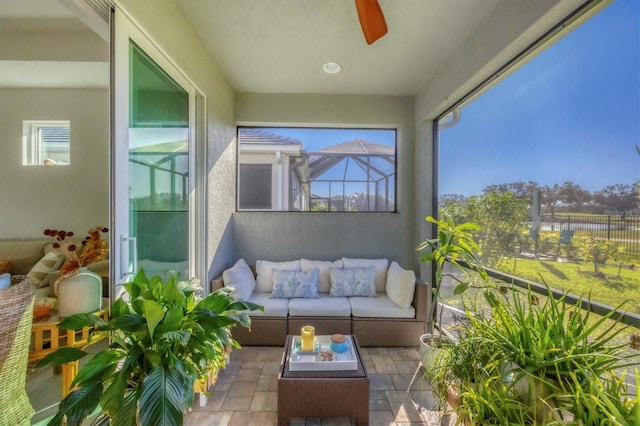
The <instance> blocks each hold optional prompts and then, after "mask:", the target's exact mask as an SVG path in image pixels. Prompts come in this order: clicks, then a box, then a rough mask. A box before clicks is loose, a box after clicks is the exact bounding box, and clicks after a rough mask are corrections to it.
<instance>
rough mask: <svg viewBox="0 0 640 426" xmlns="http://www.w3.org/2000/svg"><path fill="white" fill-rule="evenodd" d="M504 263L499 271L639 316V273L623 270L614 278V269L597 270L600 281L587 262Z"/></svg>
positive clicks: (633, 270)
mask: <svg viewBox="0 0 640 426" xmlns="http://www.w3.org/2000/svg"><path fill="white" fill-rule="evenodd" d="M513 263H514V260H513V259H508V260H504V261H503V262H502V263H501V265H500V270H501V271H503V272H506V273H509V274H512V275H516V276H518V277H522V278H525V279H528V280H531V281H536V282H545V283H547V284H548V285H549V286H550V287H553V288H557V289H561V290H565V291H568V292H570V293H573V294H576V295H578V296H583V297H585V298H586V297H589V295H590V297H591V299H592V300H595V301H598V302H601V303H606V304H607V305H611V306H617V305H619V304H620V303H622V302H626V303H625V304H624V305H623V306H622V309H623V310H626V311H630V312H635V313H638V314H640V269H638V268H635V269H628V268H623V269H622V270H621V271H620V276H619V277H618V268H617V267H615V266H601V267H600V272H601V273H602V274H603V276H602V277H597V276H595V274H594V268H593V263H591V262H556V261H549V260H538V259H520V258H519V259H517V260H516V265H515V269H514V267H513Z"/></svg>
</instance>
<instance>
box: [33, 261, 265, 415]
mask: <svg viewBox="0 0 640 426" xmlns="http://www.w3.org/2000/svg"><path fill="white" fill-rule="evenodd" d="M123 286H124V289H125V290H126V292H125V293H124V294H123V295H122V296H121V297H120V298H118V299H117V300H116V301H115V302H114V303H113V305H112V306H111V316H110V319H109V321H108V322H105V321H103V320H102V319H100V318H98V317H97V316H95V315H91V314H77V315H73V316H70V317H68V318H66V319H64V320H63V321H62V322H61V323H60V328H65V329H72V330H76V329H80V328H83V327H85V326H93V327H94V328H93V331H92V333H106V334H108V335H109V336H110V337H111V344H110V345H109V347H108V348H106V349H104V350H102V351H100V352H98V353H97V354H95V356H94V357H93V358H92V359H91V360H89V361H88V362H87V363H86V364H85V365H84V366H83V367H82V368H81V369H80V370H79V372H78V375H77V376H76V377H75V379H74V380H73V382H72V387H73V389H72V391H71V392H70V393H69V394H68V395H67V396H66V397H65V398H64V399H63V400H62V401H61V402H60V406H59V411H58V413H57V414H56V415H55V416H54V417H53V419H52V420H51V421H50V423H49V424H52V425H59V424H62V423H63V421H65V422H66V424H68V425H79V424H81V422H82V421H83V419H85V418H86V417H87V416H88V415H90V414H92V413H93V412H94V410H96V409H97V408H99V410H101V412H102V413H103V414H104V415H105V416H107V417H108V418H109V419H110V421H111V422H113V424H128V425H129V424H131V425H133V424H143V425H152V424H153V425H156V424H158V425H159V424H177V425H181V424H182V423H183V418H184V415H185V412H186V410H187V409H188V408H189V407H190V406H191V403H192V401H193V398H194V383H195V382H196V380H198V379H199V378H203V377H206V375H207V373H208V372H209V371H210V370H211V369H215V368H218V367H219V366H220V365H222V364H223V363H224V359H225V351H226V349H227V348H229V347H236V348H239V345H238V343H237V342H236V341H235V340H233V338H232V337H231V334H230V329H231V327H233V326H236V325H241V326H244V327H249V326H250V318H249V316H248V314H246V313H244V312H243V311H246V310H256V309H263V308H262V307H260V306H258V305H255V304H253V303H250V302H244V301H238V300H235V299H234V298H233V297H232V296H231V290H230V289H227V288H222V289H220V290H217V291H216V292H214V293H212V294H210V295H208V296H207V297H205V298H204V299H201V300H198V297H197V295H196V292H197V291H198V290H200V287H199V280H197V279H195V278H192V279H190V280H187V281H178V274H177V273H176V272H173V273H172V274H171V276H170V277H169V278H168V279H167V281H166V282H163V281H162V279H161V277H158V276H153V277H150V278H149V277H147V276H146V275H145V273H144V270H140V271H139V272H138V273H137V274H136V276H135V277H134V279H133V281H131V282H128V283H125V284H124V285H123ZM86 355H88V353H87V352H84V351H82V350H79V349H75V348H61V349H59V350H58V351H56V352H54V353H52V354H50V355H48V356H47V357H45V358H43V359H42V360H41V361H40V363H39V364H38V365H39V366H48V365H59V364H62V363H65V362H70V361H75V360H78V359H81V358H83V357H85V356H86ZM98 405H99V407H98Z"/></svg>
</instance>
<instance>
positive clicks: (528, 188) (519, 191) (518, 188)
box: [482, 180, 540, 200]
mask: <svg viewBox="0 0 640 426" xmlns="http://www.w3.org/2000/svg"><path fill="white" fill-rule="evenodd" d="M539 189H540V185H539V184H538V182H534V181H532V180H530V181H528V182H512V183H501V184H498V185H489V186H487V187H486V188H484V189H483V190H482V193H483V194H487V193H489V192H499V193H501V194H504V193H505V192H512V193H513V194H514V195H515V197H516V198H520V199H527V200H533V194H534V193H535V192H536V191H538V190H539Z"/></svg>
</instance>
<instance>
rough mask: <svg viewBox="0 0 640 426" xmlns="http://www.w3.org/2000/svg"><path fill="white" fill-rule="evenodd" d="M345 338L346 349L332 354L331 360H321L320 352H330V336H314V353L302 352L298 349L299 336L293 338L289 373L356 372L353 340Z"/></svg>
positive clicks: (356, 365)
mask: <svg viewBox="0 0 640 426" xmlns="http://www.w3.org/2000/svg"><path fill="white" fill-rule="evenodd" d="M346 337H347V343H348V349H347V350H346V351H344V352H342V353H337V352H333V351H332V352H333V360H332V361H329V360H323V359H322V355H321V353H322V352H326V351H330V350H331V348H330V347H329V345H330V344H331V336H316V348H317V351H315V352H302V351H300V350H299V348H300V336H293V339H291V349H290V355H289V370H290V371H334V370H357V369H358V359H357V358H356V353H355V350H354V348H353V339H352V338H351V336H346Z"/></svg>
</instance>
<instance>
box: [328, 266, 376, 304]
mask: <svg viewBox="0 0 640 426" xmlns="http://www.w3.org/2000/svg"><path fill="white" fill-rule="evenodd" d="M375 274H376V271H375V268H374V267H373V266H371V267H368V268H331V271H330V275H331V290H330V291H329V296H340V297H349V296H366V297H376V296H377V295H376V286H375Z"/></svg>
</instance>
